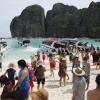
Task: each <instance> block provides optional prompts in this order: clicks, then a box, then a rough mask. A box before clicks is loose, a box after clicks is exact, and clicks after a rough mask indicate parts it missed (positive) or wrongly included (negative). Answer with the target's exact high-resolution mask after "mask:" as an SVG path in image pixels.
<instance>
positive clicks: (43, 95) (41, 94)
mask: <svg viewBox="0 0 100 100" xmlns="http://www.w3.org/2000/svg"><path fill="white" fill-rule="evenodd" d="M48 96H49V95H48V92H47V90H45V89H43V88H42V89H40V90H39V91H37V92H34V93H31V98H32V100H48Z"/></svg>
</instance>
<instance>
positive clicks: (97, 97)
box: [87, 74, 100, 100]
mask: <svg viewBox="0 0 100 100" xmlns="http://www.w3.org/2000/svg"><path fill="white" fill-rule="evenodd" d="M96 84H97V87H96V89H94V90H90V91H88V93H87V100H100V74H98V75H97V77H96Z"/></svg>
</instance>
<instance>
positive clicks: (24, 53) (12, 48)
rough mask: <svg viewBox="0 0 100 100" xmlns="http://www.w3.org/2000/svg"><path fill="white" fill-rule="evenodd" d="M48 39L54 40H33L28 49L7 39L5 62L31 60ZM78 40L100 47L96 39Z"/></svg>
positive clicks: (14, 40) (16, 41)
mask: <svg viewBox="0 0 100 100" xmlns="http://www.w3.org/2000/svg"><path fill="white" fill-rule="evenodd" d="M48 39H53V38H47V39H46V38H31V39H30V41H31V43H30V45H29V46H28V47H21V46H20V45H18V40H17V39H5V40H4V41H6V42H7V44H8V49H7V50H6V51H5V52H4V61H9V62H13V60H16V59H29V58H30V56H31V55H32V54H33V53H36V52H37V51H38V50H39V45H40V44H41V43H42V41H43V40H48ZM61 39H63V38H57V40H61ZM64 39H65V38H64ZM78 40H79V41H82V42H88V45H91V44H93V45H94V46H95V47H97V46H98V47H100V42H95V39H88V38H81V39H78Z"/></svg>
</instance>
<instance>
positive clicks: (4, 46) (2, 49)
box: [0, 41, 8, 53]
mask: <svg viewBox="0 0 100 100" xmlns="http://www.w3.org/2000/svg"><path fill="white" fill-rule="evenodd" d="M7 49H8V46H7V42H5V41H2V42H0V52H2V53H3V52H5V51H6V50H7Z"/></svg>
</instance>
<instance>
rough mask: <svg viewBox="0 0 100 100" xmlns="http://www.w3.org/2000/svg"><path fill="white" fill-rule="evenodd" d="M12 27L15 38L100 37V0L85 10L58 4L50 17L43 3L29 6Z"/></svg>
mask: <svg viewBox="0 0 100 100" xmlns="http://www.w3.org/2000/svg"><path fill="white" fill-rule="evenodd" d="M10 29H11V33H12V36H13V37H91V38H100V2H97V3H94V2H91V4H90V5H89V7H88V8H83V9H77V8H76V7H74V6H68V5H64V4H62V3H57V4H55V5H54V6H53V8H52V10H49V11H48V12H47V14H46V18H45V15H44V9H43V8H42V7H41V6H39V5H33V6H29V7H27V8H25V9H24V10H23V11H22V13H21V15H20V16H18V17H15V18H14V19H13V20H12V22H11V25H10Z"/></svg>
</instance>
